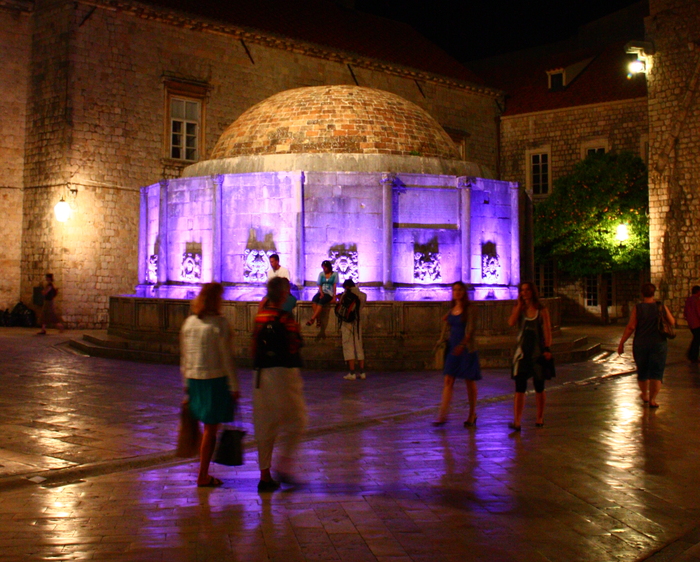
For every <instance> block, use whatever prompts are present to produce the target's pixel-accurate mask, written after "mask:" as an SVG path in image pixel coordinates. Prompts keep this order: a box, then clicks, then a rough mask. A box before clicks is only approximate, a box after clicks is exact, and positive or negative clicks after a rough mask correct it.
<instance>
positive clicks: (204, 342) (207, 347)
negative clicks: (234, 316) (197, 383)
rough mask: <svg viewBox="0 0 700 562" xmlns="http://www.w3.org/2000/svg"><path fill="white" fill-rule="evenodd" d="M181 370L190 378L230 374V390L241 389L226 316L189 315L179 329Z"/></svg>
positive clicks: (183, 374) (185, 379)
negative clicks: (202, 316)
mask: <svg viewBox="0 0 700 562" xmlns="http://www.w3.org/2000/svg"><path fill="white" fill-rule="evenodd" d="M180 371H181V373H182V378H183V379H184V383H185V385H187V379H216V378H219V377H228V386H229V390H230V391H231V392H237V391H238V376H237V375H236V367H235V365H234V362H233V355H232V346H231V329H230V328H229V325H228V322H227V321H226V318H224V317H223V316H205V317H204V318H198V317H197V316H196V315H194V314H193V315H192V316H190V317H189V318H188V319H187V320H185V322H184V323H183V324H182V329H181V330H180Z"/></svg>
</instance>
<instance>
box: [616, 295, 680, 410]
mask: <svg viewBox="0 0 700 562" xmlns="http://www.w3.org/2000/svg"><path fill="white" fill-rule="evenodd" d="M655 293H656V285H654V284H653V283H645V284H644V285H642V302H641V303H639V304H637V306H635V307H634V309H633V310H632V314H631V315H630V321H629V323H628V324H627V327H626V328H625V331H624V333H623V334H622V338H621V339H620V344H619V345H618V346H617V352H618V353H619V354H620V355H622V354H623V353H624V352H625V342H626V341H627V340H628V339H629V337H630V336H631V335H632V334H633V333H634V341H633V342H632V355H633V357H634V362H635V364H636V365H637V383H638V384H639V390H640V391H641V394H640V398H641V399H642V402H643V403H644V404H649V407H650V408H658V407H659V403H658V402H657V401H656V397H657V396H658V394H659V391H660V390H661V384H662V383H663V379H664V369H665V368H666V355H667V353H668V342H667V341H666V337H665V336H664V335H662V334H661V332H660V331H659V320H660V317H659V315H661V314H665V316H666V321H667V322H668V323H669V324H670V325H671V326H675V325H676V320H675V318H674V317H673V315H672V314H671V311H670V310H669V309H668V307H667V306H666V305H665V304H663V303H661V302H658V301H657V300H656V299H655V298H654V294H655Z"/></svg>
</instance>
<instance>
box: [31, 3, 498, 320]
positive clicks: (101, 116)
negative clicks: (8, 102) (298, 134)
mask: <svg viewBox="0 0 700 562" xmlns="http://www.w3.org/2000/svg"><path fill="white" fill-rule="evenodd" d="M33 18H34V29H35V35H34V44H33V55H32V56H33V61H32V66H31V71H32V82H31V91H30V96H29V99H30V115H31V116H32V117H31V119H30V120H29V122H28V125H29V130H28V140H27V145H26V146H27V161H26V170H27V176H26V179H25V184H26V186H27V188H28V190H30V191H31V195H28V196H27V199H26V200H25V207H24V224H23V229H24V237H25V242H24V251H23V253H24V261H23V271H22V295H23V296H24V297H25V299H26V298H28V297H29V296H30V295H31V289H32V286H33V285H36V283H37V280H40V279H41V277H42V276H43V274H44V273H45V272H46V271H47V270H52V271H53V272H54V273H55V274H56V275H57V281H58V282H59V284H63V285H64V286H65V288H66V290H65V291H62V293H61V297H62V300H63V303H62V304H63V313H64V319H65V320H66V321H68V323H69V324H72V325H75V326H82V327H97V326H103V325H104V322H105V319H106V311H107V303H108V300H107V299H108V296H109V295H114V294H120V293H127V292H131V291H132V289H133V287H134V285H135V284H136V283H137V266H136V264H137V255H138V220H139V211H138V208H139V187H140V186H143V185H148V184H152V183H154V182H156V181H158V180H159V179H161V178H173V177H178V176H179V174H180V171H181V169H182V166H183V165H182V163H180V162H175V161H172V160H169V159H168V158H167V156H168V154H167V145H166V142H167V132H166V123H165V118H166V91H165V85H164V81H165V80H166V79H179V80H185V81H195V82H199V83H206V84H207V85H208V88H209V91H208V94H207V97H206V99H205V102H204V125H203V131H204V140H203V144H202V150H201V158H202V159H203V158H206V157H207V154H208V153H210V152H211V149H212V148H213V146H214V144H215V143H216V141H217V140H218V138H219V136H220V135H221V133H222V132H223V131H224V130H225V128H226V127H228V125H230V124H231V123H232V122H233V121H234V120H235V119H236V118H237V117H238V116H240V115H241V114H242V113H243V111H245V110H246V109H248V108H249V107H251V106H252V105H254V104H255V103H258V102H260V101H262V100H264V99H266V98H268V97H269V96H271V95H273V94H275V93H278V92H280V91H283V90H287V89H291V88H296V87H300V86H311V85H320V84H354V79H353V76H352V74H351V73H350V71H349V69H348V68H347V65H345V64H341V63H338V62H332V61H326V60H322V59H318V58H312V57H310V56H306V55H303V54H300V53H295V52H291V51H286V50H281V49H274V48H271V47H269V46H267V45H263V44H256V43H254V42H248V43H247V45H246V46H247V48H248V50H249V52H250V58H249V56H248V54H247V53H246V50H245V49H244V47H243V45H241V42H240V41H239V40H238V39H236V38H234V37H231V36H226V35H223V34H212V33H205V32H200V31H193V30H191V29H185V28H183V27H176V26H173V25H169V24H167V23H164V22H160V21H155V20H147V19H141V18H138V17H136V16H132V15H128V14H125V13H122V12H119V11H112V10H105V9H103V8H100V7H97V8H96V9H93V6H89V5H82V4H80V3H73V2H68V1H67V0H37V2H36V5H35V13H34V16H33ZM251 59H252V60H251ZM353 71H354V73H355V77H356V79H357V82H358V83H359V84H360V85H361V86H368V87H374V88H380V89H384V90H388V91H391V92H393V93H396V94H398V95H400V96H402V97H405V98H407V99H408V100H409V101H412V102H414V103H416V104H417V105H419V106H420V107H422V108H424V109H425V110H427V111H428V113H430V114H431V115H433V116H434V117H435V118H436V119H437V120H438V122H440V124H442V125H445V126H448V127H450V128H453V129H456V130H459V131H464V133H465V138H466V140H465V145H466V156H467V158H468V159H470V160H473V161H475V162H477V163H479V164H481V165H483V166H486V167H488V168H490V169H492V170H494V169H496V168H497V166H496V139H497V127H496V112H497V106H496V103H495V99H494V98H493V96H490V95H484V94H478V93H475V92H471V91H468V90H461V89H457V88H448V87H446V86H442V85H438V84H424V85H422V86H421V87H422V92H421V89H420V88H419V87H418V85H417V84H416V82H415V81H414V80H412V79H409V78H404V77H401V76H396V75H389V74H386V75H384V74H382V73H379V72H377V71H373V70H372V71H370V70H363V69H362V68H354V69H353ZM66 184H70V186H69V187H71V188H73V189H77V194H76V195H75V196H72V195H71V197H70V198H69V203H70V204H71V206H72V207H73V210H74V212H73V215H72V217H71V219H70V220H69V221H68V222H67V223H65V225H64V226H63V227H61V226H60V225H59V224H58V223H56V222H55V221H54V220H53V218H52V216H51V209H52V208H53V206H54V205H55V203H56V202H57V201H58V199H59V198H60V197H61V195H63V194H64V193H65V192H66ZM69 286H70V287H73V288H69ZM73 290H74V291H75V295H74V294H73V293H72V292H71V291H73Z"/></svg>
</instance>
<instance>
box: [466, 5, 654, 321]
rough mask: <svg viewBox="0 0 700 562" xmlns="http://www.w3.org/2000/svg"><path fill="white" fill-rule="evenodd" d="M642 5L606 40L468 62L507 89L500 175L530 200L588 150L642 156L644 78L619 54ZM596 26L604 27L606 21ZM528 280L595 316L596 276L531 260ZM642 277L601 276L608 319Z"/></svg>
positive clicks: (573, 312)
mask: <svg viewBox="0 0 700 562" xmlns="http://www.w3.org/2000/svg"><path fill="white" fill-rule="evenodd" d="M643 8H644V6H639V7H635V9H633V10H624V11H623V12H621V13H620V14H617V15H614V16H613V17H618V18H622V19H623V20H624V21H625V22H627V24H625V25H620V26H612V27H613V28H615V27H617V28H618V29H621V30H622V31H621V33H622V36H621V37H620V34H619V33H618V34H617V36H615V37H613V39H615V40H614V41H613V40H611V38H605V39H607V40H606V41H604V42H603V43H602V44H591V42H590V41H587V42H584V43H586V44H583V45H581V44H579V42H576V41H572V42H571V43H569V44H566V45H564V46H563V47H562V45H556V46H553V47H552V48H551V49H550V50H547V49H546V48H543V49H539V50H537V51H536V52H534V53H532V52H525V53H515V54H512V55H510V56H507V57H501V58H500V59H497V60H495V61H484V62H482V63H479V64H475V65H474V66H473V67H472V68H473V69H474V70H475V71H476V72H478V73H480V74H481V75H483V76H484V78H485V79H486V80H487V81H488V82H489V83H492V84H494V85H496V86H497V87H499V88H501V89H502V90H504V91H505V92H506V103H505V108H504V112H503V114H502V116H501V121H500V122H501V129H500V132H501V138H500V144H499V149H500V170H499V172H500V178H501V179H504V180H508V181H516V182H518V183H520V185H521V186H522V187H523V188H524V189H525V190H526V191H527V192H528V193H529V194H530V196H531V197H532V200H533V204H534V205H537V203H538V201H542V200H543V199H545V198H546V197H547V196H548V195H549V194H550V193H551V192H552V189H553V184H554V181H555V180H556V179H557V178H558V177H561V176H563V175H566V174H568V173H570V172H571V171H572V169H573V167H574V165H575V164H576V163H577V162H580V161H581V160H582V159H584V158H585V157H586V156H587V155H588V154H590V153H591V152H622V151H627V152H632V153H633V154H638V155H639V156H641V157H642V158H643V159H645V160H646V159H647V153H648V144H649V121H648V118H647V115H648V108H647V105H648V104H647V95H646V82H645V78H644V76H643V75H642V76H635V77H632V78H628V77H627V63H628V61H629V55H627V54H626V52H625V44H626V42H627V41H629V40H632V39H635V38H636V39H639V38H640V37H642V38H643V17H642V16H643V14H644V11H643ZM630 19H632V20H635V21H636V22H637V24H636V25H633V24H631V23H629V20H630ZM602 23H603V25H605V26H609V24H610V18H607V19H605V20H604V22H602ZM594 29H595V25H594V24H591V26H589V28H586V30H585V31H586V34H585V36H595V35H596V34H595V33H592V32H593V30H594ZM625 34H627V35H625ZM582 35H584V34H582ZM523 275H524V277H523V279H525V278H526V277H527V275H526V273H523ZM532 277H534V279H533V280H534V281H535V282H536V283H537V285H538V287H539V288H540V291H541V292H542V293H543V295H545V296H547V297H554V296H557V297H561V298H562V299H563V311H564V313H565V315H566V317H567V318H569V319H570V320H571V319H578V320H591V319H595V318H599V317H600V306H599V304H600V303H599V297H600V294H599V287H600V285H601V282H602V281H603V279H602V278H601V276H600V275H599V276H595V277H591V278H571V277H570V276H567V275H565V274H563V273H561V272H559V271H558V270H557V268H556V266H555V265H554V264H553V262H548V263H537V264H534V271H533V276H532ZM647 277H648V273H645V272H623V273H616V274H614V275H609V276H608V278H607V280H608V281H609V284H610V294H609V301H608V302H609V303H610V306H609V307H608V312H609V315H610V318H612V319H615V318H622V319H624V318H627V317H628V314H629V304H630V302H633V301H635V300H636V299H637V297H638V292H639V283H640V280H645V279H647Z"/></svg>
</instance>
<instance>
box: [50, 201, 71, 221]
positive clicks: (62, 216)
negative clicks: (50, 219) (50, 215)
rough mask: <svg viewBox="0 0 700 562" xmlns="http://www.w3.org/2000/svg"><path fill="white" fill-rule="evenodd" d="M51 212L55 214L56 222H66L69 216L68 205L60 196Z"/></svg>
mask: <svg viewBox="0 0 700 562" xmlns="http://www.w3.org/2000/svg"><path fill="white" fill-rule="evenodd" d="M53 212H54V213H55V214H56V220H57V221H58V222H66V221H67V220H68V218H69V217H70V205H69V204H68V203H67V202H66V201H65V200H64V199H63V197H61V200H60V201H59V202H58V203H56V206H55V207H54V208H53Z"/></svg>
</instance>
